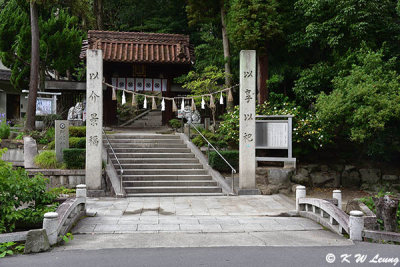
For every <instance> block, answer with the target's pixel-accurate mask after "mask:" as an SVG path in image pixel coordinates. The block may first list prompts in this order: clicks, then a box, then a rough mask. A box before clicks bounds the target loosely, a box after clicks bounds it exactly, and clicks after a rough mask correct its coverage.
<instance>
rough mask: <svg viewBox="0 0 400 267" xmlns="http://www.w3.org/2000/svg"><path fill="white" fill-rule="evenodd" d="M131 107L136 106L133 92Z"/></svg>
mask: <svg viewBox="0 0 400 267" xmlns="http://www.w3.org/2000/svg"><path fill="white" fill-rule="evenodd" d="M132 107H135V108H136V107H137V102H136V96H135V93H132Z"/></svg>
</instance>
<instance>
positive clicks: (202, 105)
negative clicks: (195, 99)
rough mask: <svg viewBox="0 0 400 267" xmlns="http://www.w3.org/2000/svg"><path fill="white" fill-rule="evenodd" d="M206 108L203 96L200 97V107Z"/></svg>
mask: <svg viewBox="0 0 400 267" xmlns="http://www.w3.org/2000/svg"><path fill="white" fill-rule="evenodd" d="M205 108H206V101H204V96H202V97H201V109H205Z"/></svg>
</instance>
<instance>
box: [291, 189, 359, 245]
mask: <svg viewBox="0 0 400 267" xmlns="http://www.w3.org/2000/svg"><path fill="white" fill-rule="evenodd" d="M296 210H297V212H298V213H299V215H300V216H302V217H306V218H309V219H311V220H313V221H316V222H318V223H320V224H321V225H323V226H325V227H326V228H329V229H330V230H332V231H334V232H336V233H338V234H340V235H341V234H344V233H347V234H348V235H349V236H350V239H351V240H357V241H361V240H362V232H363V229H364V218H363V213H362V212H361V211H358V210H354V211H351V212H350V216H349V215H347V214H346V213H345V212H344V211H343V210H342V193H341V191H340V190H334V191H333V199H332V200H324V199H318V198H306V188H305V187H304V186H297V188H296Z"/></svg>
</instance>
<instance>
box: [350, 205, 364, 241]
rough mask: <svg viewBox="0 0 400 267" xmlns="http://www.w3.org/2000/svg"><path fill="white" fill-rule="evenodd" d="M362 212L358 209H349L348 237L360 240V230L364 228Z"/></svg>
mask: <svg viewBox="0 0 400 267" xmlns="http://www.w3.org/2000/svg"><path fill="white" fill-rule="evenodd" d="M363 216H364V214H363V213H362V212H361V211H359V210H352V211H350V219H349V232H350V239H351V240H354V241H362V231H363V229H364V217H363Z"/></svg>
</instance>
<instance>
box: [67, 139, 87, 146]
mask: <svg viewBox="0 0 400 267" xmlns="http://www.w3.org/2000/svg"><path fill="white" fill-rule="evenodd" d="M69 148H86V137H70V138H69Z"/></svg>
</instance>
